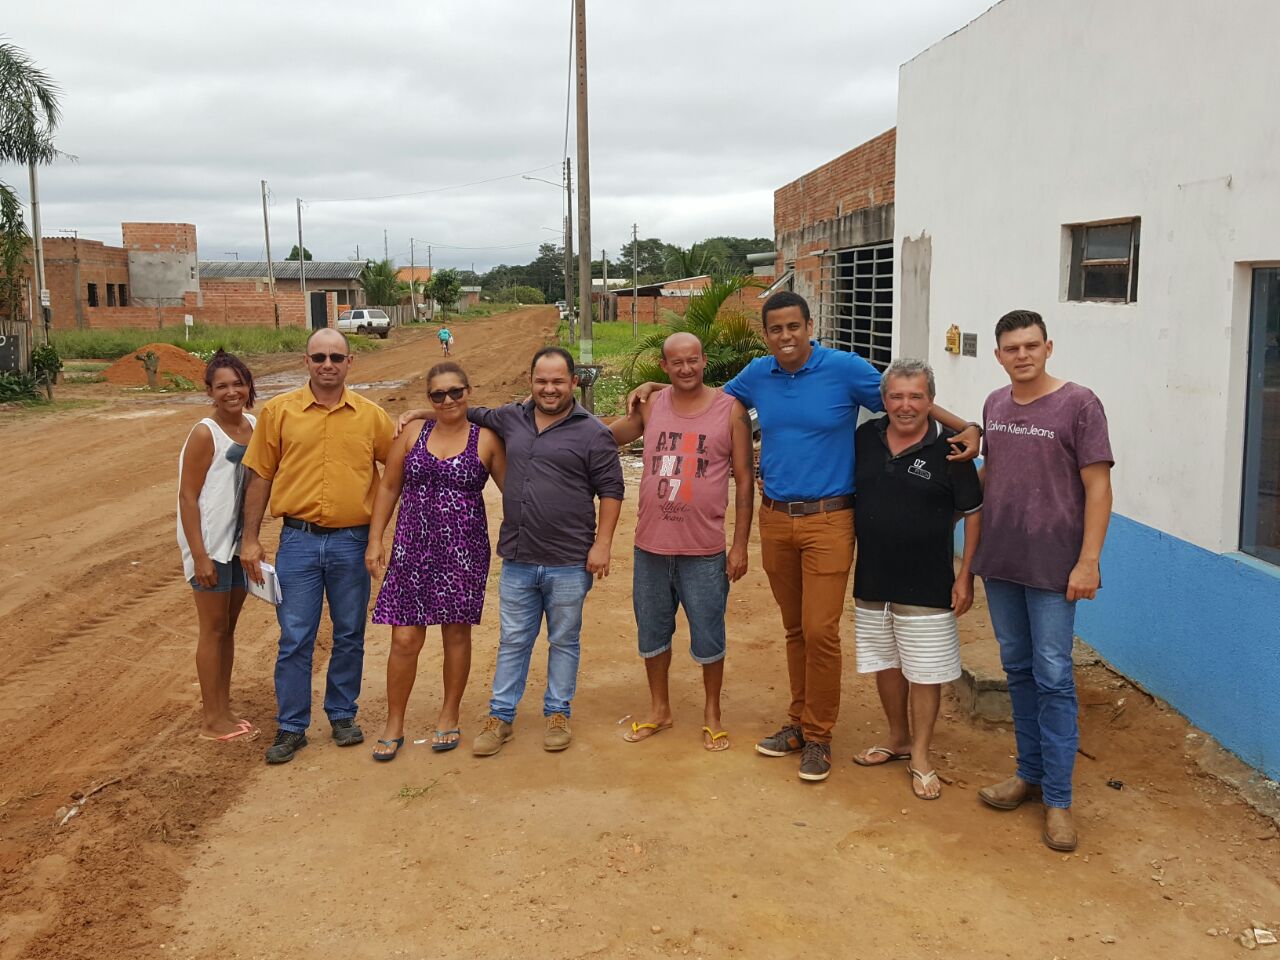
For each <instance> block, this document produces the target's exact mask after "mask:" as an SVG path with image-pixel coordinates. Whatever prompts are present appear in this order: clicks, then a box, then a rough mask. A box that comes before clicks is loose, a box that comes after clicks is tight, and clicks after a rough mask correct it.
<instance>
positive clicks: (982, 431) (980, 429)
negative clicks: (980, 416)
mask: <svg viewBox="0 0 1280 960" xmlns="http://www.w3.org/2000/svg"><path fill="white" fill-rule="evenodd" d="M965 426H966V427H977V428H978V436H980V437H981V436H983V435H984V434H985V433H986V432H987V431H985V430H983V429H982V424H980V423H974V422H973V421H972V420H970V421H969V422H968V423H966V424H965Z"/></svg>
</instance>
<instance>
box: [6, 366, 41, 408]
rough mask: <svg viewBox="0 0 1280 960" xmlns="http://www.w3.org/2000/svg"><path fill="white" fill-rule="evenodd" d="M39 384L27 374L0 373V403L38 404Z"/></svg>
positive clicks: (39, 399) (39, 398)
mask: <svg viewBox="0 0 1280 960" xmlns="http://www.w3.org/2000/svg"><path fill="white" fill-rule="evenodd" d="M43 399H44V398H43V397H41V396H40V384H39V383H38V382H37V381H36V378H35V377H33V376H31V374H29V373H9V372H7V371H0V403H39V402H40V401H41V400H43Z"/></svg>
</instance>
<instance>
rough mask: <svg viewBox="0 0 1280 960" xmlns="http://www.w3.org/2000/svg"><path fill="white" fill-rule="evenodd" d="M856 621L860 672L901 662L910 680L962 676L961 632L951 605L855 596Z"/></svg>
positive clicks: (942, 680)
mask: <svg viewBox="0 0 1280 960" xmlns="http://www.w3.org/2000/svg"><path fill="white" fill-rule="evenodd" d="M853 623H854V630H855V632H856V636H857V648H858V672H859V673H876V672H878V671H880V670H888V669H890V668H891V667H898V668H900V669H901V670H902V675H903V676H904V677H906V678H907V680H908V681H909V682H910V683H947V682H948V681H951V680H954V679H956V678H957V677H958V676H960V634H959V632H958V631H957V629H956V615H955V614H954V613H952V612H951V611H950V610H946V609H938V608H936V607H916V606H909V605H907V604H902V603H886V602H883V601H880V600H857V599H855V600H854V620H853Z"/></svg>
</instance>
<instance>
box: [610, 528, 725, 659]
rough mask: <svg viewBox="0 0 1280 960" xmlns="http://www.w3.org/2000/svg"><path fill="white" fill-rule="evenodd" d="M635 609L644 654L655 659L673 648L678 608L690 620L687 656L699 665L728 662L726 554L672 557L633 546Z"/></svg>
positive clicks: (637, 628)
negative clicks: (725, 659)
mask: <svg viewBox="0 0 1280 960" xmlns="http://www.w3.org/2000/svg"><path fill="white" fill-rule="evenodd" d="M634 560H635V566H634V568H633V569H634V576H633V578H632V586H631V605H632V607H633V608H634V610H635V614H636V630H637V635H638V637H639V641H640V656H642V657H645V658H646V659H647V658H649V657H656V656H658V655H659V654H663V653H666V652H667V651H668V650H670V649H671V635H672V634H674V633H675V631H676V608H677V607H679V606H683V607H684V615H685V617H686V618H687V619H688V621H689V652H690V654H691V655H692V656H693V659H694V662H695V663H700V664H703V665H704V666H705V665H706V664H709V663H716V662H717V661H719V660H723V659H724V650H725V634H724V611H725V606H726V605H727V604H728V602H729V577H728V575H727V574H726V573H725V569H724V561H725V555H724V551H723V550H722V551H720V552H719V553H716V554H711V555H710V556H673V555H669V554H661V553H649V552H648V551H647V550H641V549H640V548H639V547H636V548H635V554H634Z"/></svg>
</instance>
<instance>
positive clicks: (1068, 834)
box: [1041, 807, 1076, 853]
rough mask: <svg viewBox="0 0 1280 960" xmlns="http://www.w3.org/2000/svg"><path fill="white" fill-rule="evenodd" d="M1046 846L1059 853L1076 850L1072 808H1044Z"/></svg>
mask: <svg viewBox="0 0 1280 960" xmlns="http://www.w3.org/2000/svg"><path fill="white" fill-rule="evenodd" d="M1041 836H1042V837H1043V838H1044V845H1045V846H1046V847H1048V848H1049V849H1050V850H1057V851H1058V852H1059V853H1070V852H1071V851H1072V850H1074V849H1075V848H1076V827H1075V824H1074V823H1072V822H1071V808H1070V807H1066V808H1063V807H1045V808H1044V833H1043V834H1041Z"/></svg>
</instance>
